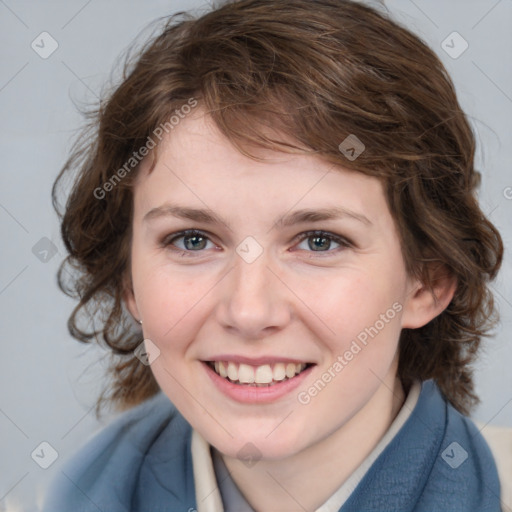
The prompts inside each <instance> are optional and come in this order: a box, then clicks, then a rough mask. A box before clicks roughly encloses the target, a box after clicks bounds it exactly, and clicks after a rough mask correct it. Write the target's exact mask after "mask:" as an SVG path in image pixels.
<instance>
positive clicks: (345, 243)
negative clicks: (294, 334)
mask: <svg viewBox="0 0 512 512" xmlns="http://www.w3.org/2000/svg"><path fill="white" fill-rule="evenodd" d="M194 235H198V236H201V237H203V238H206V239H207V241H210V242H211V243H213V244H216V243H215V242H214V240H212V238H213V236H212V235H211V234H210V233H208V232H207V231H203V230H201V229H193V228H191V229H184V230H182V231H178V232H176V233H171V234H169V235H166V236H164V237H163V239H162V240H161V242H160V244H159V245H160V247H162V248H167V247H169V246H173V242H174V241H175V240H178V239H180V238H183V237H186V236H194ZM312 236H324V237H325V238H328V239H330V240H332V241H334V242H335V243H337V244H339V245H340V247H337V248H336V249H332V250H327V251H305V252H308V253H313V254H315V255H318V256H320V257H322V256H330V255H333V254H337V253H338V252H340V251H341V250H344V249H346V248H349V247H354V244H353V242H351V241H350V240H349V239H348V238H346V237H344V236H342V235H338V234H336V233H332V232H330V231H325V230H321V229H314V230H309V231H302V232H301V233H299V234H297V235H296V236H295V237H294V238H293V239H292V240H291V241H290V242H289V243H295V244H298V243H300V242H302V241H304V240H307V239H308V238H310V237H312ZM171 250H172V251H175V252H177V253H179V254H180V255H181V256H194V255H195V253H197V254H200V253H201V252H204V250H199V251H191V250H183V249H180V248H179V247H176V246H174V249H171ZM298 250H303V249H298Z"/></svg>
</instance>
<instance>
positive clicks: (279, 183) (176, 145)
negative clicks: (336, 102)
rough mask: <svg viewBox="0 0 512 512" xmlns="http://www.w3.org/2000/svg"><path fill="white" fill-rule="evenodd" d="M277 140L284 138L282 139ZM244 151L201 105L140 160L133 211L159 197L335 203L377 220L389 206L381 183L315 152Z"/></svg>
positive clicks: (238, 203) (255, 209)
mask: <svg viewBox="0 0 512 512" xmlns="http://www.w3.org/2000/svg"><path fill="white" fill-rule="evenodd" d="M280 139H281V140H282V139H283V137H282V135H281V136H280ZM250 152H251V154H254V155H256V156H257V157H258V158H262V159H263V161H258V160H254V159H252V158H249V157H247V156H245V155H243V154H242V153H241V152H240V151H239V150H238V149H237V148H236V147H235V146H234V145H233V144H232V143H231V142H230V141H229V140H228V139H227V138H226V137H224V136H223V135H222V133H221V132H220V131H219V129H218V128H217V127H216V126H215V124H214V122H213V121H212V119H211V118H210V117H209V116H208V115H207V114H205V113H204V112H203V111H202V110H200V109H198V110H197V111H195V112H194V113H193V114H191V115H189V116H187V117H186V118H184V119H182V120H181V121H180V123H179V124H178V125H177V126H175V127H174V128H173V130H172V131H170V133H169V134H168V135H167V136H166V137H165V138H163V139H162V142H161V144H160V145H159V148H158V154H157V159H156V162H155V164H154V166H153V168H152V169H151V166H150V162H149V160H148V161H144V162H143V164H142V166H141V169H140V171H139V174H138V176H137V180H136V185H135V193H134V195H135V207H136V214H137V213H138V214H139V215H140V214H142V213H143V212H142V210H144V211H145V212H147V211H148V210H149V209H150V208H154V207H156V206H158V205H160V204H163V203H165V202H169V201H171V202H173V203H176V202H179V203H186V204H187V205H191V206H194V207H198V208H211V209H219V210H224V211H228V210H229V211H230V212H233V211H238V214H240V215H242V216H246V217H250V216H251V215H252V216H254V214H255V213H257V214H258V215H261V214H262V213H264V212H268V211H270V210H272V211H277V210H280V213H282V212H281V210H290V209H292V208H294V207H297V208H299V207H300V208H315V207H316V208H320V207H327V206H335V205H337V206H340V207H343V208H347V209H351V210H353V211H359V212H364V215H365V216H367V217H373V218H374V219H377V218H378V217H379V216H380V215H381V214H382V211H383V209H385V210H387V206H386V202H385V198H384V194H383V189H382V185H381V183H380V181H379V180H378V179H376V178H373V177H369V176H366V175H364V174H362V173H358V172H354V171H349V170H347V169H344V168H343V167H341V166H335V165H333V164H332V163H329V162H326V161H324V160H322V159H320V158H318V157H317V156H314V155H311V154H309V155H307V154H289V153H283V152H278V151H271V150H269V149H265V148H256V147H254V148H251V149H250Z"/></svg>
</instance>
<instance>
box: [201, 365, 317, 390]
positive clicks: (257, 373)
mask: <svg viewBox="0 0 512 512" xmlns="http://www.w3.org/2000/svg"><path fill="white" fill-rule="evenodd" d="M206 364H207V365H208V366H209V367H210V368H211V369H212V370H213V371H214V372H215V373H216V374H217V375H219V376H220V377H222V378H224V379H226V380H228V381H229V382H232V383H233V384H239V385H241V386H254V387H269V386H274V385H276V384H279V383H281V382H285V381H287V380H290V379H293V378H294V377H296V376H297V375H299V374H300V373H302V372H303V371H304V370H306V369H307V368H309V367H311V366H313V365H312V364H311V363H274V364H263V365H261V366H252V365H249V364H244V363H235V362H232V361H207V362H206Z"/></svg>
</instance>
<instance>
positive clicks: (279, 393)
mask: <svg viewBox="0 0 512 512" xmlns="http://www.w3.org/2000/svg"><path fill="white" fill-rule="evenodd" d="M203 366H204V367H205V369H206V373H207V374H208V376H209V377H210V379H212V381H213V383H214V384H215V385H216V386H217V388H218V389H219V390H220V391H221V392H222V393H224V394H225V395H226V396H228V397H229V398H231V399H233V400H236V401H237V402H242V403H246V404H264V403H271V402H275V401H276V400H278V399H279V398H281V397H283V396H285V395H287V394H289V393H291V392H292V391H293V390H294V389H296V388H297V387H298V386H300V384H301V383H302V382H303V381H304V379H305V378H306V377H307V376H308V375H309V373H310V372H311V370H312V368H313V366H310V367H309V368H306V369H305V370H303V371H302V372H301V373H299V374H298V375H296V376H295V377H292V378H291V379H286V380H283V381H281V382H279V383H277V384H273V385H272V386H261V387H258V386H250V385H247V384H234V383H233V382H231V381H229V380H228V379H225V378H223V377H221V376H220V375H218V374H217V373H216V372H215V371H214V370H213V369H212V368H210V366H209V365H208V364H207V363H203Z"/></svg>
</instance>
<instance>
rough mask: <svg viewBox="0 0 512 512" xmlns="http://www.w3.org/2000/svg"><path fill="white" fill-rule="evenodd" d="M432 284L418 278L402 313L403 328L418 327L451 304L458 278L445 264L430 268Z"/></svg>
mask: <svg viewBox="0 0 512 512" xmlns="http://www.w3.org/2000/svg"><path fill="white" fill-rule="evenodd" d="M428 273H429V275H430V282H431V285H430V286H427V285H425V284H424V283H421V282H420V281H418V280H416V281H415V282H414V283H413V285H412V289H411V291H410V294H409V296H408V299H407V300H406V304H405V307H404V313H403V315H402V328H407V329H418V328H419V327H423V326H424V325H426V324H428V323H429V322H430V321H431V320H433V319H434V318H435V317H436V316H438V315H440V314H441V313H442V312H443V311H444V310H445V309H446V308H447V307H448V305H449V304H450V302H451V300H452V298H453V295H454V294H455V290H456V289H457V280H456V278H455V276H453V275H452V274H451V273H450V271H449V270H448V268H447V267H446V266H445V265H437V266H436V267H433V266H432V267H430V268H429V269H428Z"/></svg>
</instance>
